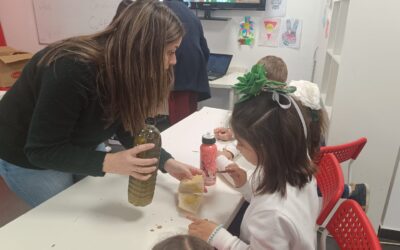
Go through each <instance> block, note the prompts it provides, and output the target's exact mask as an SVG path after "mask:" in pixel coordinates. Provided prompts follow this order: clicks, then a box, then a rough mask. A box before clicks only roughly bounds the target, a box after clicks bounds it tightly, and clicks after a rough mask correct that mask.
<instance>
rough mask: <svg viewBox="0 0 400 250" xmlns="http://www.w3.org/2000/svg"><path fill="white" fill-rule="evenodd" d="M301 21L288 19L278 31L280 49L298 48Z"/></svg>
mask: <svg viewBox="0 0 400 250" xmlns="http://www.w3.org/2000/svg"><path fill="white" fill-rule="evenodd" d="M301 24H302V23H301V21H300V20H299V19H297V18H288V19H286V21H285V22H284V24H283V25H282V28H281V30H280V35H279V36H280V41H281V46H282V47H288V48H294V49H298V48H300V40H301V28H302V27H301V26H302V25H301Z"/></svg>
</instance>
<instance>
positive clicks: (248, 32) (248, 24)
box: [239, 16, 254, 45]
mask: <svg viewBox="0 0 400 250" xmlns="http://www.w3.org/2000/svg"><path fill="white" fill-rule="evenodd" d="M239 44H240V45H253V44H254V22H253V21H252V20H251V18H250V16H245V17H244V20H243V21H242V22H240V30H239Z"/></svg>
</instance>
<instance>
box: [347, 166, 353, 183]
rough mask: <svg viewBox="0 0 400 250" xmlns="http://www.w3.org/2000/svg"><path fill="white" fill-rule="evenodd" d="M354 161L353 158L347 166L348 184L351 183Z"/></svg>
mask: <svg viewBox="0 0 400 250" xmlns="http://www.w3.org/2000/svg"><path fill="white" fill-rule="evenodd" d="M352 163H353V160H350V161H349V165H348V167H347V184H349V185H350V183H351V164H352Z"/></svg>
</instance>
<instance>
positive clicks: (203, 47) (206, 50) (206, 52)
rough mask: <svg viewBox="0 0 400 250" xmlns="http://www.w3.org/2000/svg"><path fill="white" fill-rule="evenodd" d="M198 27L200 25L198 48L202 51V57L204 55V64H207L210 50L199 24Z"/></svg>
mask: <svg viewBox="0 0 400 250" xmlns="http://www.w3.org/2000/svg"><path fill="white" fill-rule="evenodd" d="M199 25H200V33H201V34H200V47H201V50H202V51H203V55H204V58H205V59H206V62H208V58H209V57H210V49H209V48H208V45H207V40H206V38H205V37H204V32H203V27H202V26H201V23H200V24H199Z"/></svg>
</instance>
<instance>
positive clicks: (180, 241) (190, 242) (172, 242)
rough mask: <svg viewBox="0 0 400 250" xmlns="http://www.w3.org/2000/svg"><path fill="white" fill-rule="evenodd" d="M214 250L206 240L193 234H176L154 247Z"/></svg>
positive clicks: (165, 249) (154, 248)
mask: <svg viewBox="0 0 400 250" xmlns="http://www.w3.org/2000/svg"><path fill="white" fill-rule="evenodd" d="M178 249H179V250H214V248H213V247H212V246H211V245H210V244H208V243H207V242H205V241H204V240H202V239H200V238H197V237H195V236H191V235H176V236H173V237H170V238H167V239H165V240H163V241H161V242H159V243H158V244H157V245H155V246H154V247H153V249H152V250H178Z"/></svg>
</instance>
